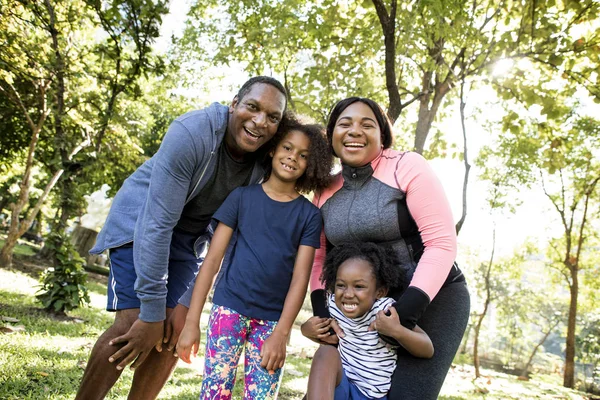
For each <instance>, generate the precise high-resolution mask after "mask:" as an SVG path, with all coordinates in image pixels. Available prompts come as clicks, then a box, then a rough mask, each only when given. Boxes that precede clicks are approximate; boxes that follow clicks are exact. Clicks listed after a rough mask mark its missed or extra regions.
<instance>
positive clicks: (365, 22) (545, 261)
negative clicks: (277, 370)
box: [0, 0, 600, 398]
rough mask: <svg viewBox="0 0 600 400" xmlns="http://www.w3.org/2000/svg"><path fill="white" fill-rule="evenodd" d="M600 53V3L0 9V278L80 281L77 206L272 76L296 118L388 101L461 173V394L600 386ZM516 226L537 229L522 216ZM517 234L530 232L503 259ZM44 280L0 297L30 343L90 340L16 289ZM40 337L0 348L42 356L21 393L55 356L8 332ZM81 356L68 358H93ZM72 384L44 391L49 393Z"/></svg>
mask: <svg viewBox="0 0 600 400" xmlns="http://www.w3.org/2000/svg"><path fill="white" fill-rule="evenodd" d="M168 21H171V22H170V23H169V22H168ZM172 21H176V22H172ZM599 57H600V3H598V2H597V1H595V0H580V1H579V0H577V1H576V0H548V1H535V0H524V1H512V0H475V1H470V2H466V1H461V0H456V1H448V0H444V1H442V0H412V1H406V2H398V1H397V0H370V1H367V0H365V1H359V2H354V1H346V0H321V1H318V2H312V1H305V0H293V1H285V2H283V1H266V0H253V1H247V0H242V1H239V0H237V1H230V0H208V1H193V0H172V1H171V2H167V1H156V0H155V1H152V0H141V1H140V0H113V1H108V2H107V1H99V0H76V1H74V0H68V1H67V0H55V1H51V0H44V1H39V2H31V1H26V0H0V229H1V230H2V232H3V236H2V237H1V238H2V248H1V250H0V267H1V268H3V269H2V270H0V271H1V272H2V273H7V274H13V273H16V272H14V270H13V269H14V268H17V269H20V268H21V267H22V265H23V262H25V261H24V260H26V261H27V262H29V263H33V265H35V266H36V268H38V269H46V268H53V270H52V271H51V272H50V273H51V274H53V275H51V276H47V279H48V280H49V282H53V283H55V284H58V285H61V284H62V283H63V282H64V279H62V278H61V277H63V276H67V275H68V274H71V273H73V272H74V271H75V274H76V275H77V276H78V277H81V279H83V277H82V276H83V275H82V274H79V273H78V272H79V271H81V269H82V268H83V264H82V261H81V260H79V259H78V258H77V257H74V256H72V254H73V253H72V251H71V250H70V245H69V244H68V243H69V241H70V240H72V232H73V231H74V228H75V227H76V226H77V225H78V223H79V221H80V218H81V216H82V215H83V214H84V213H85V207H86V201H85V196H86V195H89V194H91V193H92V192H94V191H96V190H98V189H100V187H101V185H102V184H108V185H109V186H110V190H109V195H110V196H112V195H114V193H115V192H116V190H118V188H119V187H120V185H121V184H122V182H123V180H124V179H125V178H126V177H127V176H128V175H129V174H130V173H131V172H133V171H134V170H135V168H136V167H137V166H139V165H140V164H141V163H142V162H143V161H144V160H146V159H147V158H148V157H151V156H152V155H153V154H154V153H155V152H156V150H157V149H158V147H159V145H160V142H161V139H162V137H163V135H164V133H165V131H166V129H167V127H168V125H169V124H170V122H171V121H172V120H173V119H174V118H176V117H177V116H178V115H181V114H183V113H184V112H186V111H188V110H192V109H197V108H201V107H204V106H206V105H207V104H209V103H210V102H212V101H219V102H222V103H225V104H226V103H227V102H229V101H231V98H232V97H233V94H234V93H235V91H236V89H237V88H238V87H239V85H240V84H241V83H242V82H243V81H244V80H245V79H246V78H247V77H249V76H251V75H256V74H265V75H272V76H275V77H277V78H278V79H280V80H281V81H282V82H283V83H284V84H285V86H286V88H287V89H288V92H289V99H288V100H289V104H290V107H291V108H293V109H294V110H296V111H298V112H300V113H303V114H306V115H308V116H310V117H312V118H313V119H315V120H316V121H319V122H325V121H326V118H327V114H328V111H329V109H330V107H331V106H332V105H333V104H334V103H335V101H337V100H339V99H341V98H343V97H345V96H348V95H354V94H359V95H362V96H368V97H371V98H373V99H375V100H377V101H378V102H380V103H381V104H382V105H384V107H385V108H386V110H387V112H388V115H389V116H390V118H391V119H392V120H393V121H394V128H395V133H396V144H395V145H396V147H397V148H400V149H413V150H415V151H418V152H420V153H422V154H423V155H424V156H425V157H426V158H428V159H430V160H431V161H432V164H434V163H442V164H440V165H444V166H446V167H444V168H445V171H442V172H448V171H450V172H451V173H450V174H448V175H445V177H446V178H447V176H452V177H459V179H456V180H454V179H453V180H452V183H451V187H450V189H452V190H454V189H456V191H455V192H456V193H458V195H457V197H460V206H459V207H458V208H457V209H458V210H460V211H458V213H456V220H457V226H456V228H457V232H458V233H459V236H458V237H459V242H460V249H461V250H460V254H459V262H460V264H461V268H462V269H463V270H464V271H465V273H466V275H467V277H468V281H469V286H470V288H471V294H472V316H471V320H470V323H469V326H468V329H467V332H466V334H465V338H464V341H463V345H462V346H461V351H460V362H461V367H460V370H461V371H463V372H464V373H465V374H466V375H469V376H471V375H472V376H473V377H474V378H475V379H476V380H475V383H474V384H472V385H476V387H474V386H470V387H469V389H467V392H468V393H471V395H474V394H473V393H475V392H473V391H476V390H481V392H484V391H485V389H486V387H488V386H486V385H485V384H484V385H479V383H480V382H481V380H482V379H484V378H483V377H484V376H491V373H490V372H489V370H486V369H485V368H487V367H494V368H496V369H497V370H499V371H502V372H511V373H513V374H515V375H522V376H523V379H525V378H526V377H528V376H529V377H532V376H533V377H535V379H540V378H541V377H542V375H543V376H544V378H543V379H546V378H547V379H550V380H552V381H555V380H556V379H559V380H561V381H562V385H564V386H565V387H568V388H575V389H582V390H586V391H588V392H589V393H596V394H597V393H598V392H599V385H600V369H599V365H600V341H599V339H598V338H599V337H600V331H599V329H600V328H599V326H600V325H599V324H598V321H600V308H599V307H598V304H599V302H598V300H599V299H598V296H599V294H598V293H600V292H599V290H598V289H600V278H599V277H600V263H599V257H598V254H599V253H598V249H599V248H600V242H599V233H598V232H600V201H599V200H600V189H599V185H598V182H599V181H600V143H599V141H600V128H599V126H600V125H599V123H598V115H600V108H599V106H598V103H599V102H600V84H599V79H600V78H599V71H600V58H599ZM444 183H445V184H447V182H444ZM447 189H448V188H447ZM523 210H526V211H523ZM524 213H529V214H534V215H535V216H536V217H537V218H536V219H535V220H532V219H527V222H526V221H519V220H518V219H519V218H522V217H523V215H524ZM529 216H530V215H527V217H529ZM509 220H510V221H514V222H513V224H514V225H513V226H512V227H511V228H510V231H508V233H507V231H506V229H504V230H503V228H502V226H503V224H505V223H506V221H509ZM529 221H535V222H533V223H535V224H536V225H538V226H536V229H535V230H532V229H530V228H531V227H530V226H526V224H530V223H531V222H529ZM469 229H471V232H473V231H475V232H476V234H475V235H473V234H471V235H470V236H469ZM525 230H526V231H528V232H534V234H533V235H532V236H531V237H530V238H528V239H527V240H521V241H520V242H519V243H518V245H517V246H514V249H512V248H511V249H510V251H506V250H505V249H504V250H503V249H502V243H504V242H505V241H506V240H507V239H510V237H511V236H515V237H521V235H520V234H521V233H522V232H521V231H525ZM50 233H52V235H54V236H53V237H54V238H55V239H52V240H50V239H51V237H50ZM19 238H23V239H28V240H30V241H33V242H35V243H37V245H35V246H33V245H31V246H29V247H22V246H20V245H19V240H20V239H19ZM484 241H485V243H486V244H485V245H481V243H483V242H484ZM474 242H477V243H474ZM21 243H22V242H21ZM44 243H46V244H51V245H45V246H43V244H44ZM83 253H84V254H82V255H83V256H84V257H85V256H86V255H85V252H83ZM33 255H35V257H36V258H30V257H31V256H33ZM15 257H16V258H15ZM23 257H25V258H23ZM11 276H12V275H11ZM35 277H36V279H37V275H36V276H35ZM11 279H16V278H11ZM78 279H79V278H78ZM95 284H96V283H94V282H93V281H91V282H90V281H89V280H88V282H87V283H86V284H83V281H82V280H74V281H73V282H71V283H67V285H68V287H69V288H71V287H76V288H77V290H69V291H67V292H68V295H67V298H64V299H59V300H60V301H62V303H60V302H59V300H56V301H53V300H51V299H50V300H49V299H46V300H47V301H46V306H47V308H54V307H55V305H56V304H59V305H61V306H62V305H65V304H79V299H84V298H85V288H86V287H87V289H88V290H89V291H90V292H91V293H92V295H93V296H92V303H93V298H94V291H95V290H96V289H97V291H96V295H99V293H103V292H104V290H103V289H100V288H97V287H96V288H95V287H94V285H95ZM33 286H34V284H33V283H32V282H31V281H21V280H19V279H17V281H15V283H14V284H13V286H11V287H10V289H11V290H8V289H7V290H8V292H7V293H10V294H6V295H4V297H3V298H2V300H1V301H0V306H1V307H3V308H2V310H5V309H6V310H11V312H10V314H14V315H7V316H8V317H11V318H17V319H20V320H23V321H28V324H30V325H27V330H28V331H29V332H38V333H39V337H38V334H37V333H36V334H35V335H33V334H32V333H31V334H32V335H33V336H32V337H31V338H30V339H31V340H32V343H33V342H34V341H35V340H42V339H41V338H46V339H47V340H49V341H50V342H51V341H52V340H54V339H53V338H52V336H53V335H46V336H44V335H45V332H54V330H57V329H59V328H60V327H65V326H69V327H76V326H77V325H76V323H74V322H73V321H72V320H70V319H68V318H72V317H76V318H80V319H85V320H86V322H85V323H83V324H82V326H80V327H79V328H73V329H80V330H79V331H76V330H75V331H73V332H75V333H71V334H70V335H71V336H68V335H69V334H66V335H67V336H68V337H69V338H73V339H72V340H73V341H74V340H75V339H74V338H77V340H83V338H84V337H86V338H88V339H89V342H92V341H93V338H94V337H96V336H97V334H98V333H99V332H101V331H102V329H103V327H104V326H105V325H102V324H104V323H108V322H107V321H108V320H105V322H102V323H100V322H99V323H98V324H96V323H95V322H92V321H96V320H98V319H101V318H100V317H97V316H96V317H94V316H92V315H91V314H90V315H84V314H80V313H86V312H88V313H94V315H96V314H97V315H104V314H102V313H101V312H100V311H90V310H91V309H87V308H85V309H77V310H74V311H72V312H69V315H68V316H66V317H65V316H63V318H67V319H66V320H64V321H56V320H54V319H52V318H51V317H49V316H47V315H46V314H44V312H42V311H41V310H42V308H38V307H41V306H40V305H34V304H35V303H34V300H33V297H31V296H32V294H31V293H30V292H27V293H29V294H24V293H20V292H19V290H21V289H22V288H27V289H28V290H29V289H31V288H32V287H33ZM49 287H50V288H52V287H57V286H52V285H50V286H49ZM50 290H52V289H50ZM28 296H29V297H28ZM69 296H70V297H69ZM11 299H12V300H11ZM59 308H61V307H59ZM61 311H65V309H63V310H61ZM5 314H8V311H6V313H5V311H3V314H2V315H5ZM102 318H105V319H106V318H108V317H107V316H106V315H104V316H103V317H102ZM6 324H9V325H10V324H11V323H10V322H8V321H4V325H3V326H5V327H6ZM37 325H39V326H41V327H42V328H38V327H37ZM51 325H56V326H54V327H51ZM84 325H85V326H84ZM65 329H66V328H65ZM69 329H71V328H69ZM85 329H89V331H86V330H85ZM23 335H25V336H23ZM27 335H30V333H23V332H15V333H13V334H10V335H5V336H0V338H1V339H2V340H4V342H3V343H4V345H3V346H4V347H3V352H2V354H3V356H2V357H4V354H12V355H16V354H18V353H22V354H29V355H30V356H31V357H30V356H26V357H25V356H24V357H19V358H15V360H13V358H14V357H13V358H11V359H10V360H13V361H10V362H9V359H8V358H4V359H3V362H2V366H1V368H14V370H12V369H11V370H10V371H9V370H7V371H5V373H3V375H2V379H15V380H14V381H11V385H8V386H10V387H12V386H15V385H16V386H15V387H19V388H21V387H22V386H19V385H31V387H33V386H35V385H34V383H36V384H37V383H39V382H42V381H43V380H47V379H48V377H47V376H44V375H43V374H42V375H40V374H37V373H36V372H35V371H34V372H31V371H30V372H28V373H26V374H25V375H19V373H18V372H16V371H18V370H19V369H26V368H25V367H26V366H28V365H35V363H34V362H33V361H31V360H30V359H29V358H31V359H33V358H34V357H40V360H42V359H46V357H45V356H48V359H54V358H53V357H54V356H50V354H49V353H48V352H49V350H43V349H46V348H50V347H52V346H54V345H51V344H50V343H43V344H39V345H38V347H34V346H30V348H31V349H35V350H27V351H25V350H24V349H22V348H21V347H20V346H21V345H19V344H18V343H19V340H17V339H16V338H19V337H29V336H27ZM86 335H87V336H86ZM59 336H60V335H59ZM8 338H10V339H8ZM56 340H58V341H60V339H56ZM65 341H66V342H69V343H71V339H68V340H67V339H65ZM25 342H27V341H26V340H25V339H23V343H25ZM39 343H42V342H39ZM23 347H25V348H29V347H28V346H25V345H23ZM59 350H60V348H59V349H58V350H56V352H58V351H59ZM70 350H72V351H70V353H73V352H74V353H76V354H80V355H81V356H82V357H79V356H78V357H79V358H77V362H82V361H83V360H84V359H85V356H84V355H85V354H87V353H88V352H89V348H83V349H76V350H73V349H72V348H71V349H70ZM44 351H45V352H46V353H44ZM77 352H79V353H77ZM34 353H35V354H37V353H39V355H38V356H35V355H34ZM63 353H64V352H63ZM63 353H61V354H63ZM64 357H67V356H64ZM73 362H75V359H74V358H73V359H71V364H69V366H66V364H63V362H62V361H58V360H56V362H55V364H52V363H49V364H45V365H46V366H45V367H44V368H45V369H44V370H41V371H40V372H44V373H47V374H50V375H53V376H59V375H60V374H55V373H51V372H53V371H63V370H65V371H66V370H69V371H70V373H71V374H72V375H71V378H70V380H71V381H73V382H74V381H77V380H78V377H79V376H80V374H81V369H80V368H79V367H78V366H77V365H76V366H73V364H72V363H73ZM464 363H467V364H472V367H469V366H468V365H465V364H464ZM298 368H300V367H298ZM457 368H458V367H457ZM470 368H472V369H470ZM456 370H457V369H456V368H455V369H453V372H454V371H456ZM186 371H188V372H186ZM483 371H487V372H483ZM3 372H4V371H3ZM184 373H191V372H189V370H186V369H185V368H180V369H178V372H177V373H176V374H184ZM176 376H178V375H176ZM17 377H20V378H17ZM557 377H561V378H557ZM186 379H189V380H193V379H196V378H185V379H183V381H185V380H186ZM298 379H300V378H298ZM17 382H19V383H17ZM44 382H45V381H44ZM511 382H512V381H511ZM171 383H172V382H171ZM72 385H75V383H72ZM490 385H493V382H492V383H490ZM519 385H527V384H526V383H522V384H521V383H519ZM38 386H39V385H38ZM126 386H127V382H126V380H122V381H121V382H120V383H119V386H118V388H116V389H115V390H116V391H121V392H120V393H122V390H123V389H122V388H123V387H126ZM169 386H170V387H172V385H171V384H170V385H169ZM192 386H193V387H197V386H196V382H194V384H190V387H192ZM4 387H7V385H3V388H4ZM27 387H28V388H29V386H27ZM36 387H37V386H36ZM41 387H43V386H41ZM3 390H4V389H3ZM7 390H8V389H7ZM11 390H12V389H11ZM15 390H16V389H15ZM27 390H33V389H27ZM69 390H71V389H66V391H62V390H61V389H60V388H57V387H55V386H54V385H53V384H52V385H48V391H49V392H48V393H47V394H44V395H43V396H46V397H48V398H52V396H68V394H67V392H69ZM165 390H167V389H165ZM190 390H191V389H190ZM290 390H291V389H290ZM294 390H295V389H294ZM515 390H516V389H515ZM71 391H72V390H71ZM55 392H56V393H62V394H53V393H55ZM23 393H26V391H25V392H23ZM69 393H70V392H69ZM165 393H168V392H165ZM477 393H479V392H477ZM569 393H570V392H569ZM482 395H483V394H482ZM28 396H29V395H28ZM31 396H34V395H33V394H32V395H31ZM40 396H42V395H41V394H40ZM166 396H170V395H166ZM173 396H175V395H173ZM449 396H452V395H449ZM527 396H529V394H527ZM532 396H533V395H532ZM557 396H562V394H561V395H557ZM565 396H566V395H565ZM31 398H35V396H34V397H31Z"/></svg>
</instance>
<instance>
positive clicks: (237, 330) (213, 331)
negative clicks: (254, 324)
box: [200, 304, 247, 400]
mask: <svg viewBox="0 0 600 400" xmlns="http://www.w3.org/2000/svg"><path fill="white" fill-rule="evenodd" d="M246 334H247V318H246V317H244V316H243V315H240V314H238V313H237V312H235V311H234V310H232V309H230V308H227V307H222V306H218V305H216V304H215V305H213V307H212V310H211V312H210V319H209V321H208V332H207V335H206V354H205V362H204V377H203V380H202V391H201V393H200V399H211V400H213V399H220V400H229V399H231V394H232V391H233V385H234V384H235V374H236V371H237V365H238V361H239V360H240V354H241V352H242V349H243V346H244V343H245V341H246Z"/></svg>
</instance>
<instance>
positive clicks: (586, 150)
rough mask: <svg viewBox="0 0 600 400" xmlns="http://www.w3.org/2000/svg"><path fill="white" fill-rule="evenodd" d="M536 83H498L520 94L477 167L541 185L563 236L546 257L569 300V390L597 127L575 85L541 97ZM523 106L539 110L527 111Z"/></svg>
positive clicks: (595, 172) (594, 190)
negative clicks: (500, 169) (494, 168)
mask: <svg viewBox="0 0 600 400" xmlns="http://www.w3.org/2000/svg"><path fill="white" fill-rule="evenodd" d="M535 78H537V77H535ZM535 78H534V79H532V77H531V76H529V77H528V78H527V79H526V80H518V79H511V80H510V81H508V80H507V81H504V82H502V83H501V84H502V85H503V87H505V88H510V87H518V88H519V89H520V93H523V94H524V95H523V99H521V98H517V99H516V100H507V101H506V104H505V106H506V107H507V110H508V111H507V112H506V115H505V118H504V125H503V130H504V134H503V135H501V136H499V137H498V140H497V143H496V144H495V146H494V147H492V146H489V147H487V148H486V149H484V151H483V154H482V158H481V164H482V165H485V164H488V163H489V164H498V163H501V164H503V165H504V166H505V168H506V176H507V177H508V179H509V180H510V181H512V182H513V184H518V185H527V186H533V185H540V186H541V189H542V190H543V192H544V194H545V196H546V198H547V199H548V200H549V204H550V206H551V209H552V210H553V211H554V212H555V216H556V217H557V222H558V225H557V226H556V230H558V227H559V226H560V228H561V234H560V235H557V236H555V237H554V238H553V239H552V240H551V242H550V243H549V254H548V258H549V259H550V260H552V262H551V263H550V266H551V268H553V269H555V270H556V271H557V272H558V273H560V275H561V276H562V277H563V279H564V283H565V284H566V285H567V288H568V290H569V294H570V300H569V309H568V317H567V324H566V325H567V337H566V354H565V373H564V381H563V384H564V386H566V387H573V386H574V383H575V382H574V366H575V364H574V362H575V330H576V325H577V310H578V307H577V303H578V296H579V291H580V281H579V275H580V271H582V270H584V269H586V268H590V267H591V265H593V264H592V263H590V262H589V261H588V260H589V258H588V259H586V254H587V253H586V240H587V238H589V237H590V235H591V234H592V233H593V230H592V229H591V228H592V226H591V222H593V219H594V218H597V217H598V216H597V215H594V214H593V213H592V210H593V209H595V207H596V206H597V205H598V201H599V200H600V190H599V185H598V182H599V181H600V155H599V154H598V152H597V149H598V148H600V124H599V121H597V120H595V119H594V118H593V117H591V116H589V115H586V114H585V113H584V108H583V107H582V106H581V104H579V102H580V101H584V100H585V99H584V100H579V102H578V100H577V97H576V96H575V97H573V95H574V94H575V89H576V87H573V86H568V85H567V86H564V85H563V86H560V87H558V88H555V89H553V90H546V92H544V91H540V90H538V89H539V88H540V87H543V86H544V85H549V81H547V80H545V79H543V77H540V78H541V79H539V80H536V79H535ZM555 86H556V85H555ZM507 90H508V89H507ZM506 97H507V98H508V97H509V96H508V95H507V96H506ZM529 104H540V105H541V106H538V107H532V108H530V109H529V110H528V108H529ZM524 105H525V106H526V107H525V108H524V107H523V106H524ZM489 176H493V173H490V174H489Z"/></svg>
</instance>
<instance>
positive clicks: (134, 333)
mask: <svg viewBox="0 0 600 400" xmlns="http://www.w3.org/2000/svg"><path fill="white" fill-rule="evenodd" d="M163 331H164V322H163V321H159V322H144V321H142V320H141V319H137V320H136V321H135V322H134V323H133V325H131V328H129V331H128V332H127V333H126V334H124V335H121V336H119V337H117V338H114V339H112V340H111V341H110V342H109V343H108V344H109V345H111V346H115V345H118V344H121V343H125V345H124V346H123V347H121V348H120V349H119V350H118V351H117V352H115V353H114V354H113V355H112V356H110V357H109V359H108V361H109V362H111V363H112V362H115V361H118V360H121V361H120V362H119V364H118V365H117V369H123V368H125V367H126V366H127V364H129V363H131V362H132V361H133V360H135V362H134V363H133V364H132V365H131V369H135V368H137V367H139V366H140V364H141V363H143V362H144V360H145V359H146V357H148V354H150V352H151V351H152V348H153V347H155V346H156V350H157V351H161V350H162V349H161V347H160V344H161V339H162V337H163Z"/></svg>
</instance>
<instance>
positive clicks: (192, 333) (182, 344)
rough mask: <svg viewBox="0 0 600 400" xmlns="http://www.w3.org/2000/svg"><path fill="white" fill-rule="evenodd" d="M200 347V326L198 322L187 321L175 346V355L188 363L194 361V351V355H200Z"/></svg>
mask: <svg viewBox="0 0 600 400" xmlns="http://www.w3.org/2000/svg"><path fill="white" fill-rule="evenodd" d="M199 347H200V327H199V326H198V325H196V324H192V325H190V324H188V323H186V324H185V326H184V328H183V330H182V331H181V334H180V335H179V340H178V341H177V346H176V347H175V356H176V357H179V358H181V359H182V360H183V361H185V362H186V363H188V364H191V363H192V360H191V359H190V353H193V355H194V357H196V356H197V355H198V348H199Z"/></svg>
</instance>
